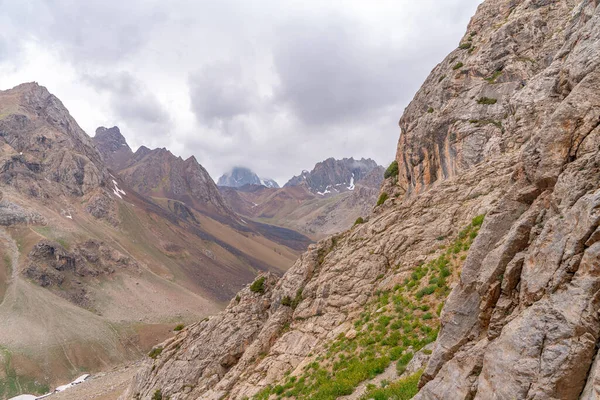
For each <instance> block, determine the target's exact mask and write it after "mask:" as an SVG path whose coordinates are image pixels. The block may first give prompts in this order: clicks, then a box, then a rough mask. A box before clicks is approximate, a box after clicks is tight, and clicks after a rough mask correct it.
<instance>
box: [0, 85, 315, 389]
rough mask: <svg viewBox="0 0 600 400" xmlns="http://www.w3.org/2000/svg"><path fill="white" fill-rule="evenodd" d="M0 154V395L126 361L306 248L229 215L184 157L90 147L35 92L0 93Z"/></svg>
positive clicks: (109, 141) (99, 137)
mask: <svg viewBox="0 0 600 400" xmlns="http://www.w3.org/2000/svg"><path fill="white" fill-rule="evenodd" d="M0 149H1V151H0V225H2V230H1V231H0V252H1V258H0V259H1V260H2V262H1V263H0V318H1V319H2V321H3V323H2V324H0V349H1V350H0V362H2V363H3V366H4V368H3V369H2V370H3V371H8V372H7V374H3V375H0V398H3V397H7V396H10V395H11V394H16V393H15V391H16V390H17V389H15V388H18V387H19V385H21V388H22V389H23V390H26V389H27V388H28V387H30V388H31V389H32V390H31V391H35V392H38V393H39V392H42V391H43V388H44V387H47V386H50V385H54V384H56V383H57V382H60V381H59V379H66V378H70V377H73V376H74V375H75V374H77V373H79V371H80V369H86V370H89V371H93V370H98V369H99V368H106V367H107V366H110V365H115V364H118V363H123V362H129V361H132V360H135V359H137V358H139V357H140V356H141V355H142V354H144V353H145V352H146V351H147V350H148V349H149V348H150V347H151V346H152V345H153V344H155V343H156V342H155V341H156V340H162V339H163V338H165V337H168V336H169V335H171V334H172V333H171V332H172V327H173V326H174V324H177V323H181V322H188V321H193V320H196V319H198V318H204V317H205V316H207V315H210V314H214V313H215V312H217V311H218V310H219V309H221V308H222V307H223V304H224V302H225V301H226V300H228V299H229V298H230V297H231V296H233V295H234V294H235V293H236V292H237V291H238V290H239V289H240V288H241V287H242V286H243V285H245V284H246V283H247V282H249V281H251V280H252V279H254V277H255V276H256V274H257V273H260V272H265V271H271V272H274V273H277V274H282V273H283V272H284V271H285V270H286V269H287V268H289V266H291V264H292V263H293V261H294V260H295V259H296V258H297V256H298V255H299V254H300V253H301V252H302V251H304V250H305V249H306V247H307V246H308V245H309V244H310V243H311V240H310V239H309V238H307V237H306V236H303V235H301V234H299V233H297V232H295V231H292V230H289V229H285V228H281V227H277V226H273V225H267V224H264V223H260V222H255V221H251V220H245V219H243V218H242V217H240V216H238V215H237V214H236V213H235V212H233V211H232V210H231V209H230V208H229V207H228V206H227V204H226V203H225V201H224V199H223V197H222V196H221V194H220V192H219V190H218V188H217V186H216V185H215V183H214V181H213V180H212V178H211V177H210V176H209V175H208V173H207V172H206V170H205V169H204V168H203V167H202V166H201V165H200V164H199V163H198V161H197V160H196V159H195V158H194V157H190V158H188V159H187V160H183V159H182V158H180V157H176V156H174V155H173V154H172V153H170V152H169V151H168V150H166V149H154V150H151V149H148V148H146V147H143V146H142V147H140V148H139V149H138V150H137V151H136V152H135V153H134V152H132V150H131V148H130V147H129V146H128V145H127V142H126V141H125V139H124V137H123V136H122V135H121V133H120V131H119V129H118V128H117V127H113V128H109V129H107V128H102V127H101V128H98V129H97V131H96V136H95V137H94V138H90V137H89V136H87V134H85V132H83V130H82V129H81V128H80V127H79V126H78V124H77V122H76V121H75V120H74V119H73V118H72V117H71V116H70V114H69V112H68V110H67V109H66V108H65V106H64V105H63V104H62V103H61V102H60V100H59V99H58V98H56V97H55V96H53V95H52V94H50V93H49V92H48V90H47V89H46V88H44V87H42V86H40V85H38V84H36V83H27V84H22V85H19V86H17V87H15V88H13V89H10V90H6V91H1V92H0ZM23 332H28V333H29V334H27V335H24V334H23ZM28 385H29V386H28Z"/></svg>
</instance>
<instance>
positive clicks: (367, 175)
mask: <svg viewBox="0 0 600 400" xmlns="http://www.w3.org/2000/svg"><path fill="white" fill-rule="evenodd" d="M353 168H354V169H353ZM303 177H304V178H303ZM354 177H356V179H355V178H354ZM382 180H383V167H381V166H377V164H375V162H374V161H372V160H364V159H363V160H361V161H354V160H353V159H352V158H350V159H343V160H334V159H329V160H326V161H324V162H321V163H318V164H317V165H316V166H315V168H314V169H313V171H312V172H310V173H307V174H305V175H300V177H299V178H298V177H295V178H293V179H292V180H291V181H290V182H292V184H290V183H288V184H287V185H286V186H285V187H284V188H282V189H279V190H275V189H269V188H265V187H263V186H256V185H249V186H243V187H240V188H236V189H233V188H225V187H221V188H220V189H219V190H220V191H221V194H222V195H223V197H224V198H225V201H226V202H227V204H228V205H229V206H230V207H231V208H232V209H233V210H234V211H235V212H236V213H238V214H240V215H244V216H246V217H248V218H252V219H256V220H259V221H263V222H266V223H269V224H273V225H278V226H283V227H286V228H290V229H294V230H297V231H298V232H302V233H303V234H305V235H308V236H310V237H312V238H314V239H322V238H323V237H325V236H328V235H332V234H335V233H338V232H341V231H343V230H345V229H348V228H349V227H351V226H352V224H354V222H355V221H356V219H357V218H358V217H361V216H366V215H368V214H369V213H370V211H371V208H372V207H373V205H374V204H375V203H376V201H377V195H378V194H379V188H380V186H381V182H382ZM315 182H321V183H320V184H319V185H320V186H319V185H316V183H315ZM311 184H315V185H316V186H315V187H314V188H311V186H310V185H311ZM321 186H323V187H325V189H323V190H324V191H325V192H327V193H323V192H318V190H319V188H320V187H321ZM327 188H329V189H327ZM332 188H334V189H332Z"/></svg>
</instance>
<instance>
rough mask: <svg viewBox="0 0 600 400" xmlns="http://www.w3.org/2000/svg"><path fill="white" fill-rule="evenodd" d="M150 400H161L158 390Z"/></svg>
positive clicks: (160, 393) (161, 396)
mask: <svg viewBox="0 0 600 400" xmlns="http://www.w3.org/2000/svg"><path fill="white" fill-rule="evenodd" d="M152 400H163V395H162V392H161V390H160V389H156V391H155V392H154V394H153V395H152Z"/></svg>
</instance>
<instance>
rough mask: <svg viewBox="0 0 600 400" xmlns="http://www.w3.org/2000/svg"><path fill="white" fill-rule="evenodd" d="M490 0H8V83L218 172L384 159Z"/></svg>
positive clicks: (90, 122)
mask: <svg viewBox="0 0 600 400" xmlns="http://www.w3.org/2000/svg"><path fill="white" fill-rule="evenodd" d="M480 1H481V0H445V1H443V2H439V1H437V0H422V1H420V2H413V1H409V0H381V1H377V2H371V3H366V2H364V1H363V0H330V1H328V2H322V1H318V0H306V1H303V2H281V1H276V0H260V1H256V2H247V1H242V0H222V1H212V0H196V1H192V0H173V1H170V2H165V1H163V0H160V1H159V0H130V1H122V0H89V1H85V2H78V1H73V0H28V1H22V0H0V9H2V13H1V14H0V25H2V28H3V29H2V30H1V31H0V87H1V88H2V89H4V88H7V87H9V86H14V85H16V84H18V83H20V82H22V81H32V80H35V81H38V82H40V83H41V84H44V85H46V86H47V87H48V88H49V89H50V90H51V91H53V92H54V93H55V94H57V95H58V96H59V97H60V98H61V99H62V100H63V102H64V103H65V104H66V105H67V107H68V108H69V109H70V110H71V111H72V112H73V115H74V116H75V117H76V118H77V120H78V122H79V123H80V125H82V126H83V127H84V129H85V130H86V131H88V132H93V131H94V130H95V128H96V127H97V126H98V125H107V126H108V125H111V126H112V125H115V124H116V125H119V126H120V127H121V128H122V129H121V130H122V132H123V133H124V135H125V136H126V137H127V139H128V140H129V141H130V142H131V144H132V146H134V147H135V146H137V145H141V144H145V145H147V146H150V147H152V146H158V147H163V146H164V147H168V148H170V149H172V150H173V152H174V153H176V154H178V155H182V156H184V157H186V156H189V155H192V154H193V155H196V156H197V158H198V160H199V161H200V162H201V163H202V164H203V165H204V166H205V167H206V168H207V169H208V170H209V171H210V172H211V173H212V174H213V176H215V177H218V175H220V174H221V173H222V172H224V171H225V170H227V169H229V168H230V167H232V166H234V165H245V166H248V167H250V168H253V169H255V170H256V172H257V173H259V174H260V175H262V176H270V177H274V178H277V179H278V180H280V181H285V180H286V179H287V178H289V177H291V176H292V175H294V174H297V173H298V172H299V171H301V170H302V169H310V168H312V166H313V165H314V164H315V163H316V162H318V161H321V160H323V159H325V158H328V157H331V156H333V157H338V158H340V157H349V156H354V157H363V156H364V157H372V158H374V159H375V160H376V161H378V162H380V163H382V164H385V163H387V162H389V161H391V159H392V158H393V156H394V153H395V147H396V143H397V140H398V135H399V132H398V127H397V121H398V119H399V117H400V115H401V113H402V110H403V108H404V107H405V106H406V105H407V104H408V102H409V101H410V99H411V97H412V96H413V94H414V92H415V91H416V90H417V89H418V87H419V86H420V85H421V82H422V81H423V80H424V78H425V77H426V76H427V74H428V72H429V71H430V70H431V69H432V68H433V67H434V66H435V64H436V63H437V62H439V61H441V59H442V58H443V57H444V56H445V54H447V52H448V51H450V50H452V49H453V48H454V47H455V46H456V45H457V44H458V42H459V39H460V37H461V36H462V35H463V33H464V32H465V27H466V23H467V22H468V19H469V17H470V16H471V15H472V13H473V11H474V10H475V7H476V5H477V4H478V3H479V2H480ZM48 66H51V68H50V67H48Z"/></svg>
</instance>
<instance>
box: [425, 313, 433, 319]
mask: <svg viewBox="0 0 600 400" xmlns="http://www.w3.org/2000/svg"><path fill="white" fill-rule="evenodd" d="M432 318H433V315H431V313H426V314H423V319H424V320H428V319H432Z"/></svg>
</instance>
